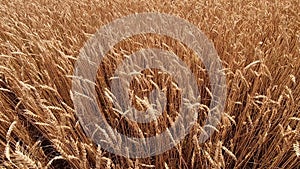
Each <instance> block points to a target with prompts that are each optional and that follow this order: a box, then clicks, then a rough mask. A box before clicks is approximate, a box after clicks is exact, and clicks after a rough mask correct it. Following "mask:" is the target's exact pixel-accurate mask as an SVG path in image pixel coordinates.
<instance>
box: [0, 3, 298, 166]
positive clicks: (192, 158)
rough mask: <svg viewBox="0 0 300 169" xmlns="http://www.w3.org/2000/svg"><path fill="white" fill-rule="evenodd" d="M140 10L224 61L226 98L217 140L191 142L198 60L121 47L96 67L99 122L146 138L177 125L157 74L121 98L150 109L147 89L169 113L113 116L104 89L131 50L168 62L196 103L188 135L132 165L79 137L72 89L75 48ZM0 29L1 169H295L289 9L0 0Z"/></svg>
mask: <svg viewBox="0 0 300 169" xmlns="http://www.w3.org/2000/svg"><path fill="white" fill-rule="evenodd" d="M140 12H161V13H167V14H172V15H175V16H179V17H181V18H184V19H186V20H187V21H189V22H190V23H192V24H194V25H196V26H197V27H198V28H199V29H200V30H202V31H203V32H204V34H205V35H206V36H207V37H208V38H209V39H210V40H211V41H212V42H213V44H214V46H215V48H216V50H217V53H218V55H219V57H220V59H221V60H222V64H223V67H224V72H225V73H226V85H227V99H226V105H225V110H224V112H222V117H221V121H220V123H219V126H218V127H217V128H215V129H214V130H215V131H216V132H214V134H213V135H212V136H211V137H210V138H209V139H208V140H207V141H205V142H204V143H199V142H198V139H197V138H198V136H199V134H200V133H201V131H202V125H203V122H204V120H205V118H206V116H207V112H208V111H209V110H208V109H209V108H208V107H209V106H208V105H209V103H210V100H211V93H210V86H209V83H208V82H209V77H208V76H207V73H206V70H205V67H204V66H203V64H202V63H201V60H197V59H195V58H197V57H196V56H195V53H193V51H191V50H190V49H188V48H187V47H186V46H185V45H184V44H181V43H180V42H178V41H176V40H174V39H171V38H169V37H166V36H160V35H156V34H143V35H137V36H133V37H131V38H128V39H125V40H123V41H121V42H119V43H118V44H117V45H116V46H114V49H112V50H110V51H109V53H108V54H107V55H106V57H105V59H104V60H103V62H102V64H101V65H99V69H98V75H97V82H96V90H97V93H98V104H99V107H100V109H101V112H102V113H103V115H104V116H105V117H106V119H107V121H108V123H109V124H110V125H111V126H112V127H114V128H115V129H117V130H118V131H119V132H120V133H123V134H126V135H128V136H134V137H142V138H143V137H149V136H153V135H156V134H159V133H161V132H162V131H164V130H165V128H166V127H168V126H171V125H172V124H173V122H174V120H175V118H176V117H177V116H178V114H177V112H178V111H177V110H178V106H179V104H180V103H179V102H178V98H179V97H180V94H181V93H180V88H179V87H178V86H177V85H176V82H175V81H174V79H172V76H171V75H169V74H167V73H164V72H162V71H161V70H159V69H154V70H144V71H143V72H136V74H137V75H136V76H135V77H136V78H135V79H134V80H133V81H132V82H131V83H130V92H129V93H130V94H131V97H132V98H133V99H132V104H133V105H134V106H135V107H136V108H137V109H139V110H141V111H144V110H146V109H147V108H148V107H149V104H150V103H149V100H147V97H149V91H151V90H153V89H155V88H156V89H158V90H161V91H163V92H164V94H165V95H166V98H167V100H168V104H167V109H166V110H165V111H164V112H163V113H162V115H161V116H160V117H159V118H158V119H157V120H156V121H154V122H151V123H148V124H143V123H142V124H141V123H137V122H133V121H131V120H128V119H127V118H125V117H124V116H122V114H120V113H119V112H117V111H115V109H114V108H113V106H112V105H111V101H112V100H113V97H114V96H113V95H112V94H111V93H110V91H109V90H108V89H109V84H110V81H111V80H112V79H113V78H118V77H113V72H114V71H115V70H116V68H117V67H118V65H120V63H121V61H122V60H123V59H124V57H125V56H127V55H130V54H131V53H132V52H134V51H137V50H139V49H142V48H150V47H151V48H154V47H155V48H160V49H164V50H168V51H172V52H174V53H175V54H176V55H177V56H178V57H180V59H182V60H183V61H184V62H185V63H187V65H188V67H189V68H190V70H191V71H192V72H193V73H194V74H195V77H197V84H198V86H199V91H200V95H201V98H202V100H201V105H202V106H201V107H199V111H198V121H197V122H198V123H197V125H195V126H193V128H192V129H191V131H190V133H189V134H188V135H187V136H186V137H185V138H184V139H183V140H182V141H181V142H180V143H179V144H178V145H176V146H175V147H174V148H172V149H171V150H169V151H166V152H164V153H163V154H159V155H156V156H153V157H148V158H139V159H131V158H125V157H121V156H118V155H115V154H112V153H109V152H107V151H106V150H105V149H103V148H101V147H100V146H97V145H96V144H95V143H94V142H93V140H92V139H91V138H89V137H88V136H87V135H86V133H85V132H84V130H83V126H82V125H81V124H80V123H79V121H78V117H77V116H76V113H75V111H74V104H73V102H72V97H73V93H71V92H70V91H71V89H72V78H74V77H73V73H74V65H75V62H76V60H77V58H78V55H79V52H80V49H81V48H82V47H83V46H84V44H85V42H86V41H87V40H88V39H89V38H90V37H91V36H92V35H93V34H94V33H95V32H96V31H97V30H98V29H99V28H100V27H101V26H103V25H105V24H108V23H110V22H111V21H113V20H114V19H117V18H120V17H122V16H126V15H129V14H133V13H140ZM0 23H1V24H0V152H1V153H0V168H81V169H84V168H166V169H168V168H197V169H198V168H272V169H275V168H282V169H296V168H299V167H300V162H299V161H300V148H299V142H300V85H299V80H300V3H299V1H298V0H282V1H281V0H274V1H271V0H266V1H258V0H255V1H251V0H236V1H227V0H220V1H196V0H191V1H181V0H178V1H177V0H176V1H172V2H165V1H161V0H156V1H154V0H150V1H146V0H143V1H136V0H134V1H122V0H116V1H111V0H108V1H100V0H73V1H70V0H69V1H68V0H66V1H63V2H61V1H58V0H53V1H50V0H27V1H22V0H1V2H0ZM188 85H189V84H187V86H188ZM160 106H161V107H164V105H160ZM106 134H107V137H111V133H106Z"/></svg>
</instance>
